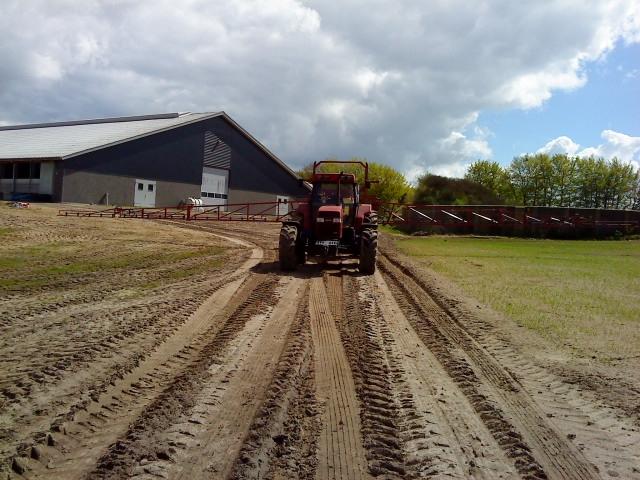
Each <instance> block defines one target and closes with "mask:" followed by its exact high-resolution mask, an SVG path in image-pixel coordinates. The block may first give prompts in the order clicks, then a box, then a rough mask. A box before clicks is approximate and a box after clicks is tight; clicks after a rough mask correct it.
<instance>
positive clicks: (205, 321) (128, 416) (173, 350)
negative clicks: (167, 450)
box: [9, 250, 262, 479]
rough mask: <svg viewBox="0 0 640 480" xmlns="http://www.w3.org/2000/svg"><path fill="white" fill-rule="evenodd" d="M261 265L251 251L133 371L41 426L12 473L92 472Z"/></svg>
mask: <svg viewBox="0 0 640 480" xmlns="http://www.w3.org/2000/svg"><path fill="white" fill-rule="evenodd" d="M260 259H261V253H260V251H259V250H258V251H254V257H253V258H250V259H249V260H246V261H245V262H244V263H243V265H242V266H241V267H240V268H239V269H238V270H236V272H235V273H233V274H232V275H231V276H230V278H227V279H226V280H225V281H224V286H221V287H220V288H219V289H217V290H215V291H214V293H213V294H212V295H211V296H210V297H209V298H208V299H207V300H206V301H205V302H203V303H202V305H200V307H199V308H198V309H197V310H196V312H195V313H194V314H193V315H192V316H191V317H190V318H189V319H188V320H187V321H186V322H184V323H183V324H182V325H180V327H179V328H177V329H176V330H174V332H173V333H172V335H171V336H169V337H168V338H167V339H165V340H164V342H163V343H161V344H160V345H159V346H158V348H157V349H155V350H153V351H151V352H138V354H137V357H136V358H137V361H136V363H135V364H134V365H132V366H131V367H129V368H128V369H126V370H117V371H116V372H115V373H114V374H112V375H110V376H107V378H106V379H104V380H101V381H100V382H99V385H98V386H96V387H95V389H94V391H93V393H92V394H91V396H90V398H87V399H83V398H81V399H80V400H79V401H78V403H76V404H73V405H72V406H71V407H69V409H68V410H66V413H64V414H60V415H58V416H57V417H55V420H54V421H53V423H52V424H51V426H50V429H49V430H47V429H45V428H46V427H45V424H43V425H41V426H40V430H39V433H35V434H34V439H33V441H32V442H27V443H24V444H22V445H21V446H20V447H19V449H18V457H13V460H11V459H9V461H10V462H13V463H12V467H13V470H14V471H18V472H21V471H23V470H26V471H25V472H24V473H25V476H27V477H29V478H39V477H45V478H46V477H48V478H50V477H51V475H57V476H58V478H65V479H66V478H78V477H79V476H81V475H82V474H83V472H84V471H86V470H87V469H90V468H93V467H92V465H95V460H97V458H98V457H99V456H100V455H101V454H102V452H103V451H104V449H105V448H106V447H107V446H108V445H109V444H110V443H111V442H113V441H114V440H115V439H116V438H117V437H118V436H119V435H121V434H122V433H123V432H125V431H126V429H127V427H128V425H129V424H130V422H131V421H132V419H134V418H135V417H136V415H137V414H139V413H140V412H141V411H143V409H144V408H145V406H147V405H149V404H150V403H151V402H152V401H153V400H154V399H155V398H156V397H157V396H158V395H159V394H160V393H161V392H162V390H163V388H165V387H166V385H167V384H168V383H169V382H170V381H171V380H172V379H173V378H174V377H175V376H176V375H177V374H178V373H179V372H180V371H181V370H183V369H185V368H187V366H188V365H189V363H190V362H192V361H193V359H194V358H196V357H197V355H198V353H199V352H200V351H201V350H202V349H203V348H204V347H205V346H206V344H207V342H208V341H209V340H210V338H211V336H212V335H213V334H215V333H216V332H217V331H218V330H220V329H221V328H223V326H224V325H225V322H226V321H227V319H228V317H229V316H230V315H231V314H232V313H233V312H234V309H236V308H238V305H239V304H240V303H241V302H243V301H247V299H248V297H249V296H250V294H251V292H252V291H253V290H254V289H255V288H256V286H257V285H259V284H260V281H261V277H262V276H261V275H256V274H250V275H249V276H248V277H247V275H248V274H249V270H250V269H251V268H253V267H254V266H255V265H256V264H257V263H259V261H260ZM145 357H146V358H145ZM50 418H51V417H45V418H44V419H43V421H45V422H48V421H50ZM34 428H35V427H34ZM36 431H37V429H36ZM34 449H35V452H37V453H34ZM29 457H31V459H29ZM16 462H17V463H16ZM92 462H93V464H92ZM54 472H55V474H54ZM58 472H59V473H58Z"/></svg>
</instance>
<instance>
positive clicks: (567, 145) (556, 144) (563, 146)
mask: <svg viewBox="0 0 640 480" xmlns="http://www.w3.org/2000/svg"><path fill="white" fill-rule="evenodd" d="M579 148H580V145H578V144H577V143H575V142H574V141H573V140H571V139H570V138H569V137H567V136H564V135H563V136H561V137H558V138H554V139H553V140H551V141H550V142H547V144H546V145H545V146H544V147H542V148H540V149H538V152H537V153H549V154H551V155H553V154H556V153H566V154H567V155H571V156H573V155H575V154H576V152H577V151H578V149H579Z"/></svg>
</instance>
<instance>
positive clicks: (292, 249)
mask: <svg viewBox="0 0 640 480" xmlns="http://www.w3.org/2000/svg"><path fill="white" fill-rule="evenodd" d="M297 236H298V229H297V228H296V227H294V226H293V225H284V226H283V227H282V228H281V229H280V242H279V243H278V254H279V257H280V268H281V269H282V270H284V271H292V270H295V269H296V266H297V265H298V255H297V252H296V238H297Z"/></svg>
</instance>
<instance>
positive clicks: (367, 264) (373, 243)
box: [358, 228, 378, 275]
mask: <svg viewBox="0 0 640 480" xmlns="http://www.w3.org/2000/svg"><path fill="white" fill-rule="evenodd" d="M377 254H378V232H377V230H374V229H373V228H365V229H364V230H362V234H361V235H360V264H359V265H358V269H359V270H360V273H364V274H365V275H373V274H374V273H375V271H376V255H377Z"/></svg>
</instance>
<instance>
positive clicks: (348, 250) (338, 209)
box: [279, 160, 378, 275]
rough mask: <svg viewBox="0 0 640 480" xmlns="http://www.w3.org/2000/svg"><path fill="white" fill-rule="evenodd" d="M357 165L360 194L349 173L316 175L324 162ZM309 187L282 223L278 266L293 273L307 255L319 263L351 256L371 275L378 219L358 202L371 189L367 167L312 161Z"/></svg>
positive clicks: (369, 209) (374, 266) (376, 247)
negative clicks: (361, 180)
mask: <svg viewBox="0 0 640 480" xmlns="http://www.w3.org/2000/svg"><path fill="white" fill-rule="evenodd" d="M328 163H331V164H336V163H337V164H359V165H361V166H362V167H363V169H364V184H363V189H362V192H360V187H359V184H358V182H357V180H356V176H355V175H354V174H353V173H344V172H342V171H341V172H339V173H325V172H320V171H319V170H320V168H319V167H320V166H321V165H323V164H328ZM311 183H312V185H313V189H312V191H311V195H310V196H309V198H308V199H306V201H302V202H300V203H299V204H298V205H297V208H296V209H295V210H294V211H293V212H291V213H290V214H289V216H288V218H287V220H285V221H284V222H283V223H282V228H281V230H280V241H279V256H280V267H281V269H282V270H286V271H292V270H295V269H296V267H297V266H298V265H299V264H304V263H305V262H306V260H307V256H309V255H313V256H317V257H321V258H322V259H329V258H336V257H339V256H355V257H357V258H358V259H359V266H358V268H359V270H360V272H362V273H364V274H368V275H371V274H373V273H374V272H375V268H376V254H377V249H378V215H377V213H376V212H375V211H374V210H373V208H372V206H371V204H369V203H361V193H362V196H364V194H365V193H366V191H367V190H368V189H369V188H370V186H371V183H372V182H371V181H370V180H369V165H368V164H367V163H366V162H359V161H338V160H323V161H321V162H314V164H313V176H312V178H311Z"/></svg>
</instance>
